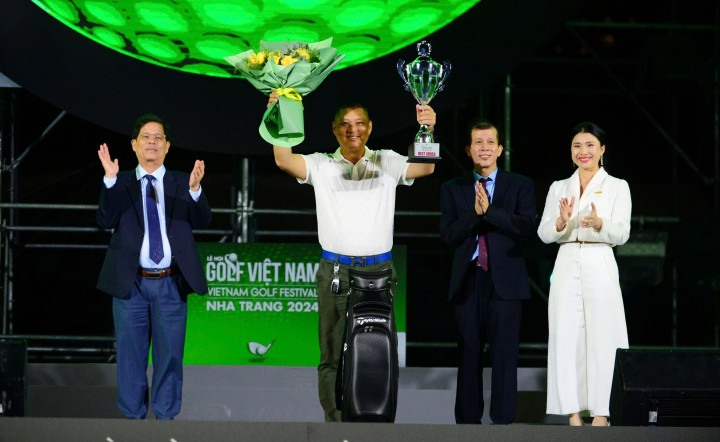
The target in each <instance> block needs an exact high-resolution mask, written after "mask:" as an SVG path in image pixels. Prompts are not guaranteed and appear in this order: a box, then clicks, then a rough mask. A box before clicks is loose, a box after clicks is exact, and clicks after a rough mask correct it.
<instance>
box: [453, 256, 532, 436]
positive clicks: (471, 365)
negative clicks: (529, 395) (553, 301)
mask: <svg viewBox="0 0 720 442" xmlns="http://www.w3.org/2000/svg"><path fill="white" fill-rule="evenodd" d="M469 265H471V266H472V267H473V268H471V269H469V270H468V273H467V275H468V276H467V280H466V283H465V284H464V286H465V296H464V297H463V298H461V299H458V300H456V301H455V303H454V313H455V322H456V324H457V327H458V334H459V343H458V347H459V352H460V361H459V365H458V375H457V393H456V396H455V422H457V423H459V424H464V423H474V424H479V423H480V420H481V419H482V416H483V411H484V407H485V404H484V400H483V349H484V346H485V342H487V343H488V347H489V355H490V360H491V363H492V380H491V389H490V391H491V396H490V397H491V400H490V419H492V421H493V423H495V424H509V423H512V422H513V420H515V412H516V410H517V359H518V343H519V342H518V341H519V338H520V320H521V317H522V303H521V301H520V300H506V299H500V298H499V297H498V295H497V293H496V291H495V286H494V285H493V282H492V275H491V274H490V271H485V270H483V269H482V268H480V267H478V266H477V265H476V264H475V263H470V264H469ZM491 271H492V270H491Z"/></svg>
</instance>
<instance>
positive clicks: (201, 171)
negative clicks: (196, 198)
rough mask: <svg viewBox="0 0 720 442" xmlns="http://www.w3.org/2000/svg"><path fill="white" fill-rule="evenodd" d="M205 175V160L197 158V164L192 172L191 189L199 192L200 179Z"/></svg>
mask: <svg viewBox="0 0 720 442" xmlns="http://www.w3.org/2000/svg"><path fill="white" fill-rule="evenodd" d="M204 175H205V161H202V160H195V166H194V167H193V170H192V172H190V190H192V191H193V192H197V191H198V190H200V181H202V179H203V176H204Z"/></svg>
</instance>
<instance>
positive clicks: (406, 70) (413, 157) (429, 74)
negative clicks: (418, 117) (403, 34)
mask: <svg viewBox="0 0 720 442" xmlns="http://www.w3.org/2000/svg"><path fill="white" fill-rule="evenodd" d="M417 50H418V57H417V58H416V59H415V60H414V61H412V62H411V63H405V60H398V63H397V70H398V73H399V74H400V77H401V78H402V79H403V86H404V87H405V90H406V91H409V92H410V93H412V94H413V97H415V100H416V101H417V102H418V104H420V105H422V106H426V105H427V104H429V103H430V101H431V100H432V99H433V98H435V95H437V94H438V92H441V91H442V90H443V88H444V87H445V80H447V77H448V75H450V69H451V65H450V63H449V62H448V61H445V62H443V63H442V64H440V63H437V62H436V61H434V60H433V59H432V58H430V55H429V54H430V50H431V46H430V43H428V42H426V41H425V40H423V41H421V42H420V43H418V44H417ZM438 161H440V144H438V143H435V142H434V139H433V136H432V134H431V133H430V130H429V129H428V127H427V125H425V124H421V125H420V130H419V131H418V133H417V135H415V143H414V144H412V145H410V148H409V150H408V162H410V163H437V162H438Z"/></svg>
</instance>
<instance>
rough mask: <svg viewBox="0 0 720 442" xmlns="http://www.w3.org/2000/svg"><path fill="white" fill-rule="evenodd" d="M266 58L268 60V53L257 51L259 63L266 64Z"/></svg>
mask: <svg viewBox="0 0 720 442" xmlns="http://www.w3.org/2000/svg"><path fill="white" fill-rule="evenodd" d="M265 60H267V53H265V52H258V53H257V64H265Z"/></svg>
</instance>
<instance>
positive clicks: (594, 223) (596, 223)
mask: <svg viewBox="0 0 720 442" xmlns="http://www.w3.org/2000/svg"><path fill="white" fill-rule="evenodd" d="M590 205H592V212H590V215H588V216H586V217H585V218H583V220H582V221H581V222H580V226H581V227H592V228H593V229H595V230H596V231H600V228H601V227H602V218H599V217H598V215H597V209H596V208H595V203H592V202H591V203H590Z"/></svg>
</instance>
